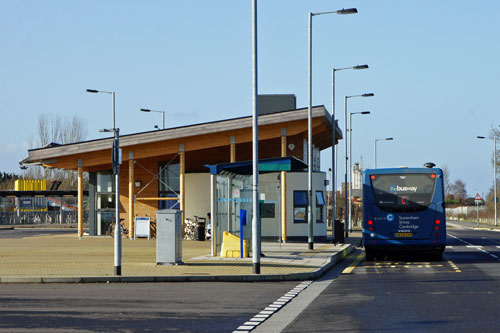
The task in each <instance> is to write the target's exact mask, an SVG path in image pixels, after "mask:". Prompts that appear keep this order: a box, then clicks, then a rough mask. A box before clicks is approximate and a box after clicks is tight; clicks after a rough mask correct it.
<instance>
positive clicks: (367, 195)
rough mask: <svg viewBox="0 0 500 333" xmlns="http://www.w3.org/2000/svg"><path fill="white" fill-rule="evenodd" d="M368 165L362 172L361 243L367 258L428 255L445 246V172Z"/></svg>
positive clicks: (439, 254)
mask: <svg viewBox="0 0 500 333" xmlns="http://www.w3.org/2000/svg"><path fill="white" fill-rule="evenodd" d="M434 166H435V165H434V164H433V163H426V164H425V168H406V167H404V168H388V169H367V170H365V171H364V173H363V246H364V248H365V254H366V259H367V260H373V259H375V258H377V257H380V256H382V255H385V254H396V253H415V254H420V253H421V254H431V255H433V256H434V257H435V258H436V259H438V260H442V257H443V252H444V249H445V247H446V215H445V200H444V189H443V171H442V170H441V169H439V168H434Z"/></svg>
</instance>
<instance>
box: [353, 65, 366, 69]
mask: <svg viewBox="0 0 500 333" xmlns="http://www.w3.org/2000/svg"><path fill="white" fill-rule="evenodd" d="M367 68H368V65H356V66H354V67H353V68H352V69H367Z"/></svg>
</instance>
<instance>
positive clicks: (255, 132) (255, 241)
mask: <svg viewBox="0 0 500 333" xmlns="http://www.w3.org/2000/svg"><path fill="white" fill-rule="evenodd" d="M257 54H258V53H257V0H252V266H253V273H254V274H260V250H261V244H260V241H261V239H260V233H261V228H260V216H259V105H258V98H257V97H258V93H259V90H258V66H257V60H258V59H257ZM212 219H213V218H212Z"/></svg>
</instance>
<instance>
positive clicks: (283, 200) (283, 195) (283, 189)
mask: <svg viewBox="0 0 500 333" xmlns="http://www.w3.org/2000/svg"><path fill="white" fill-rule="evenodd" d="M286 150H287V146H286V128H282V129H281V157H286V155H287V154H286ZM280 179H281V239H282V241H283V242H286V239H287V230H286V227H287V224H286V171H281V177H280Z"/></svg>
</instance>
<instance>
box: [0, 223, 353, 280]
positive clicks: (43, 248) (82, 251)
mask: <svg viewBox="0 0 500 333" xmlns="http://www.w3.org/2000/svg"><path fill="white" fill-rule="evenodd" d="M359 240H360V234H359V233H358V234H356V233H354V234H351V237H350V238H349V239H348V240H347V242H346V243H347V244H337V245H334V244H332V243H315V244H314V245H315V248H314V250H308V244H307V243H282V244H280V243H278V242H263V243H262V254H263V256H262V257H261V274H253V264H252V258H251V257H250V258H221V257H213V256H211V255H210V241H190V240H184V241H182V261H183V264H181V265H172V266H164V265H157V264H156V240H155V239H150V240H148V239H145V238H139V239H135V240H130V239H126V238H124V239H122V275H121V276H115V275H114V253H113V251H114V244H113V239H112V238H111V237H105V236H102V237H90V236H86V237H83V238H82V239H79V238H78V236H77V235H76V233H75V234H59V235H40V236H31V237H24V238H18V239H14V238H3V239H2V241H1V242H0V282H2V283H61V282H64V283H90V282H102V283H110V282H129V283H130V282H165V281H170V282H182V281H183V282H189V281H193V282H194V281H196V282H201V281H235V282H241V281H283V280H309V279H314V278H317V277H319V276H321V275H323V274H324V273H325V272H326V271H327V270H328V269H329V268H330V267H331V266H333V265H334V264H335V263H337V262H338V261H340V260H342V259H343V258H344V257H345V256H347V255H348V254H349V253H350V252H351V251H352V250H353V245H357V244H359ZM349 242H350V243H349ZM351 243H352V244H351Z"/></svg>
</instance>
